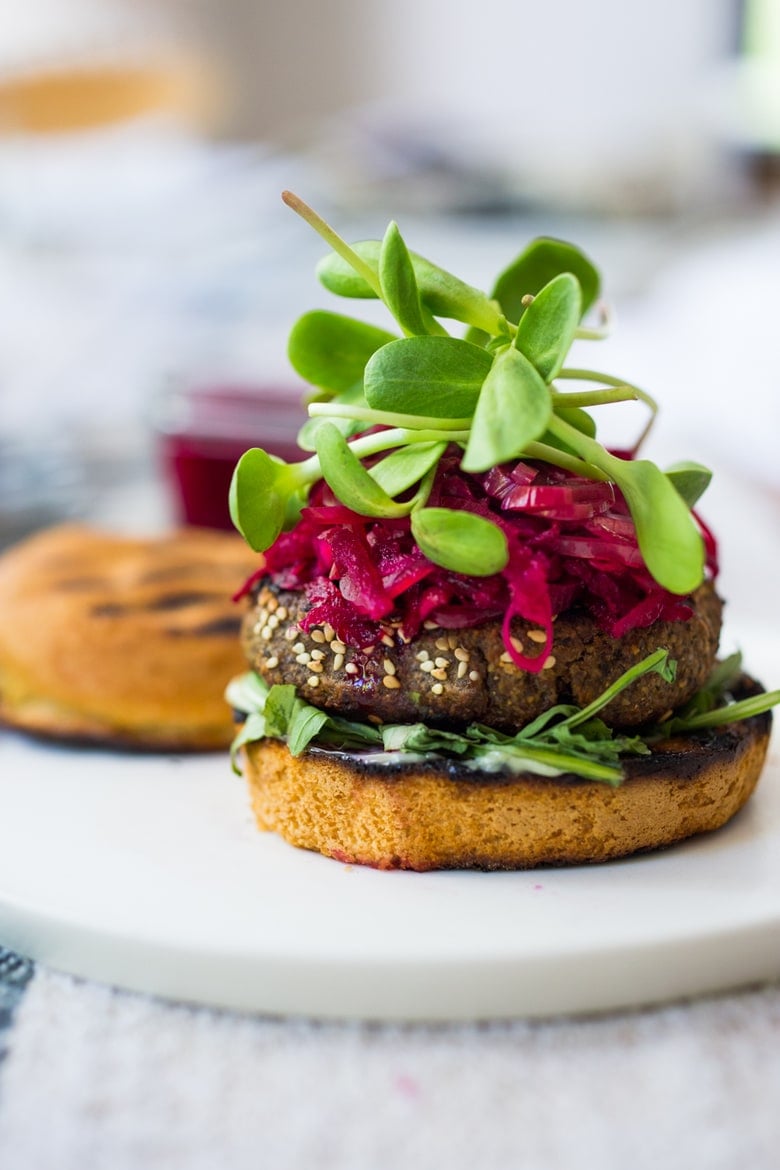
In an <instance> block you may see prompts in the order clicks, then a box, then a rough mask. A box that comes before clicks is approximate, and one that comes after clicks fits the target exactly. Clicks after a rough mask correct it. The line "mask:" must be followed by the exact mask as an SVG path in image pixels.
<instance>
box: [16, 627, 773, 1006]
mask: <svg viewBox="0 0 780 1170" xmlns="http://www.w3.org/2000/svg"><path fill="white" fill-rule="evenodd" d="M753 644H755V643H753ZM759 658H760V663H756V667H755V669H756V673H760V671H761V670H763V669H764V665H763V664H764V663H766V664H768V663H770V660H771V661H773V662H777V661H778V658H777V656H776V654H775V653H774V651H773V652H772V653H771V654H770V648H769V647H768V646H767V644H766V642H764V644H763V646H762V647H761V654H760V655H759ZM751 664H752V663H751ZM775 673H777V672H775ZM766 681H767V682H773V681H776V680H775V679H770V677H769V675H768V674H767V676H766ZM774 743H775V746H774V747H773V749H772V751H771V753H770V761H769V764H768V767H767V770H766V772H765V775H764V777H763V780H762V782H761V784H760V786H759V789H758V792H757V794H756V795H755V797H754V798H753V799H752V800H751V802H750V803H749V804H748V806H747V807H746V808H745V809H744V810H743V811H742V813H740V814H739V815H738V816H737V817H736V818H735V819H734V821H732V822H731V824H730V825H728V826H727V827H726V828H725V829H724V830H721V831H720V832H719V833H715V834H712V835H710V836H707V837H702V838H698V839H695V840H693V841H691V842H688V843H685V844H683V845H680V846H678V847H676V848H674V849H670V850H667V851H665V852H662V853H657V854H653V855H648V856H643V857H638V858H633V859H629V860H626V861H622V862H614V863H612V864H609V865H605V866H597V867H582V868H574V869H566V870H563V869H558V870H537V871H531V872H527V873H508V874H504V873H497V874H481V873H457V872H453V873H428V874H415V873H401V872H389V873H387V872H386V873H380V872H376V871H373V870H370V869H364V868H361V867H354V866H345V865H342V864H340V863H338V862H335V861H331V860H328V859H325V858H322V857H320V856H318V855H314V854H309V853H304V852H301V851H299V850H295V849H292V848H291V847H290V846H288V845H286V844H284V843H283V842H282V841H280V840H278V839H277V838H276V837H274V836H271V835H269V834H260V833H258V832H257V831H256V830H255V828H254V825H253V822H252V819H251V815H250V811H249V806H248V800H247V796H246V792H245V789H244V784H243V781H242V780H240V779H238V778H236V777H235V776H233V775H232V774H231V772H230V770H229V767H228V764H227V762H226V760H225V759H224V758H222V757H220V756H209V757H200V758H169V757H146V758H143V757H129V756H123V755H117V754H112V753H108V752H101V751H75V750H67V749H62V748H56V747H45V746H41V745H38V744H34V743H30V742H27V741H26V740H24V739H22V738H21V737H17V736H15V735H11V734H5V735H0V939H2V941H3V943H4V944H5V945H6V946H10V947H13V948H16V949H17V950H19V951H21V952H23V953H26V954H28V955H30V956H32V957H34V958H36V959H39V960H41V961H42V962H45V963H47V964H49V965H50V966H52V967H56V968H59V969H62V970H66V971H71V972H74V973H76V974H80V975H85V976H89V977H91V978H93V979H98V980H102V981H105V982H109V983H115V984H118V985H120V986H123V987H128V988H133V989H137V990H143V991H149V992H153V993H156V994H159V995H163V996H168V997H172V998H177V999H186V1000H193V1001H197V1002H203V1003H208V1004H215V1005H224V1006H228V1007H236V1008H242V1009H249V1010H253V1011H260V1012H269V1013H300V1014H305V1015H311V1016H337V1017H346V1016H350V1017H361V1018H375V1019H428V1020H446V1019H470V1018H471V1019H474V1018H490V1017H510V1016H527V1015H549V1014H554V1013H561V1012H565V1013H569V1012H581V1011H598V1010H604V1009H611V1008H618V1007H624V1006H629V1005H639V1004H643V1003H649V1002H656V1001H660V1000H664V999H669V998H675V997H679V996H686V995H691V994H696V993H700V992H705V991H714V990H721V989H725V988H729V987H734V986H737V985H744V984H748V983H751V982H755V981H760V980H764V979H770V978H774V977H777V976H780V756H779V755H778V747H777V736H776V737H775V741H774Z"/></svg>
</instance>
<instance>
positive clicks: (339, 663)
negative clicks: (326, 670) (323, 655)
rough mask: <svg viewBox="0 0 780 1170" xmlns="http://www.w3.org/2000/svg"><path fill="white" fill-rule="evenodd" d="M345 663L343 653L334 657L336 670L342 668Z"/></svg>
mask: <svg viewBox="0 0 780 1170" xmlns="http://www.w3.org/2000/svg"><path fill="white" fill-rule="evenodd" d="M343 665H344V655H343V654H336V655H335V656H334V658H333V669H334V670H341V668H342V666H343Z"/></svg>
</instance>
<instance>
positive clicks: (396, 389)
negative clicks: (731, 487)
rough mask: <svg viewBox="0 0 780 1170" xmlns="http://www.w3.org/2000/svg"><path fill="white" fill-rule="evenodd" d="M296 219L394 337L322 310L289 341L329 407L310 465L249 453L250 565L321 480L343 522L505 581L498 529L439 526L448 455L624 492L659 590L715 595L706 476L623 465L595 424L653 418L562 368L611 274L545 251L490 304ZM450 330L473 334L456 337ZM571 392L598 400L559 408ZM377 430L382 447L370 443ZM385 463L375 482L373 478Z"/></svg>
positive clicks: (571, 400)
mask: <svg viewBox="0 0 780 1170" xmlns="http://www.w3.org/2000/svg"><path fill="white" fill-rule="evenodd" d="M283 198H284V201H285V202H286V203H287V204H288V205H289V206H290V207H291V208H293V209H294V210H295V211H296V212H297V213H298V214H299V215H301V216H302V217H303V219H304V220H305V221H306V222H307V223H309V224H310V225H311V226H312V227H313V228H314V230H315V231H317V232H318V233H319V235H320V236H321V237H322V238H323V240H325V242H326V243H327V244H328V245H329V247H330V249H331V253H330V254H329V255H328V256H326V257H325V258H324V259H323V260H322V261H321V262H320V264H319V266H318V270H317V271H318V276H319V278H320V280H321V282H322V283H323V285H324V286H325V287H326V288H327V289H329V290H330V291H331V292H334V293H336V294H337V295H339V296H342V297H346V298H348V299H359V298H373V299H376V300H379V301H381V302H383V303H384V305H385V307H386V309H387V310H388V313H389V316H390V322H389V324H390V326H391V329H395V330H398V329H400V331H401V332H402V333H403V335H404V336H402V337H398V336H397V333H395V332H392V331H391V330H390V329H383V328H380V327H379V326H377V325H373V324H368V323H366V322H363V321H360V320H357V319H354V318H352V317H350V316H345V315H342V314H339V313H333V312H326V311H324V310H316V311H314V312H310V313H306V314H304V315H303V317H301V319H300V320H299V321H298V322H297V323H296V324H295V325H294V326H293V329H292V331H291V334H290V342H289V355H290V360H291V362H292V364H293V366H294V367H295V369H296V370H297V371H298V373H299V374H301V376H303V377H304V378H306V379H307V381H309V382H310V383H311V384H312V385H313V386H315V387H316V388H317V390H318V394H317V398H318V401H313V402H311V404H310V405H309V414H310V417H309V419H308V421H307V422H306V424H305V425H304V426H303V427H302V428H301V432H300V442H301V445H302V447H303V449H304V450H305V451H309V452H311V456H310V458H308V459H305V460H303V461H302V462H300V463H293V464H285V463H282V462H281V461H279V460H277V459H272V458H271V456H269V455H267V454H266V453H265V452H263V451H261V450H259V449H254V450H252V451H248V452H246V454H245V455H244V456H243V457H242V459H241V460H240V461H239V463H238V465H237V467H236V470H235V473H234V476H233V483H232V485H231V493H230V505H231V515H232V517H233V520H234V523H235V524H236V526H237V527H238V528H239V530H240V531H241V532H242V533H243V534H244V535H245V537H246V539H247V540H248V541H249V543H250V544H251V545H252V547H253V548H256V549H258V550H262V549H264V548H267V547H268V546H269V545H270V544H271V543H273V541H274V540H275V539H276V537H277V536H278V535H279V533H280V532H281V531H282V530H283V529H285V528H289V527H290V526H292V525H293V524H294V523H295V522H296V519H297V517H298V516H299V514H300V509H301V507H302V506H303V504H305V501H306V498H307V495H308V492H309V490H310V488H311V486H312V484H314V483H315V482H316V481H317V480H319V479H321V478H324V479H325V480H326V481H327V483H328V484H329V485H330V487H331V489H332V491H333V492H334V493H335V494H336V496H337V498H338V499H339V500H340V501H341V502H342V503H343V504H345V505H346V506H347V507H349V508H351V509H353V510H354V511H356V512H359V513H361V514H362V515H367V516H385V517H393V516H405V515H410V517H411V525H412V531H413V533H414V535H415V539H416V540H417V542H418V544H419V545H420V547H421V549H422V550H423V551H424V552H425V553H426V555H427V556H429V557H430V559H431V560H433V561H434V562H435V563H436V564H440V565H443V566H446V567H448V568H454V569H455V570H456V571H459V572H463V573H466V574H470V575H479V574H485V573H488V572H497V571H499V570H500V568H502V567H503V565H505V564H506V557H507V552H506V539H505V537H504V535H503V533H502V532H501V530H500V528H499V527H498V526H496V525H494V524H492V523H491V522H490V521H488V520H484V519H483V518H481V517H476V516H474V515H473V514H472V513H470V512H468V511H466V510H462V511H451V510H449V509H446V508H428V507H426V503H427V500H428V497H429V493H430V488H431V483H432V480H433V477H434V475H435V473H436V467H437V465H438V461H439V460H440V459H441V457H442V455H443V454H444V452H445V450H447V449H448V448H449V449H450V450H456V451H457V449H458V448H460V449H461V450H462V451H463V455H462V457H461V458H462V466H463V468H464V470H465V471H470V472H474V473H480V472H483V471H487V470H488V469H490V468H491V467H493V466H495V465H496V464H499V463H505V462H508V461H510V460H513V459H517V458H524V459H532V460H537V461H541V462H547V463H549V464H551V465H553V466H555V467H560V468H564V469H566V470H568V471H571V472H572V473H573V474H575V475H578V476H584V477H586V478H590V479H594V480H601V481H612V482H614V483H615V484H616V485H617V486H618V488H620V490H621V492H622V494H623V497H624V498H625V500H626V503H627V505H628V507H629V509H630V512H631V515H632V517H633V520H634V524H635V527H636V531H637V537H638V541H639V547H640V549H641V552H642V555H643V557H644V560H645V563H646V565H647V568H648V570H649V571H650V573H651V574H652V575H653V576H654V577H655V578H656V580H657V581H658V582H659V583H660V584H661V585H662V586H664V587H665V588H667V589H669V590H670V591H671V592H674V593H680V594H685V593H688V592H690V591H691V590H693V589H695V588H696V587H697V586H698V585H699V583H700V582H701V580H702V578H703V565H704V550H703V542H702V538H701V534H700V531H699V528H698V525H697V523H696V521H695V519H694V518H693V516H692V514H691V511H690V509H691V507H692V505H693V504H694V503H695V501H696V500H697V499H698V498H699V496H700V495H701V492H702V491H703V490H704V488H705V487H706V486H707V483H708V481H709V472H708V471H707V469H706V468H704V467H701V465H699V464H694V463H685V464H678V465H676V466H675V467H672V468H670V469H669V471H668V472H666V473H664V472H662V471H661V470H660V469H659V468H658V467H656V465H655V464H653V463H651V462H650V461H648V460H645V459H641V460H639V459H621V458H618V457H617V456H615V455H613V454H611V453H610V452H609V451H607V450H606V449H605V448H604V447H603V446H602V444H601V443H600V442H599V441H598V439H597V438H596V423H595V419H594V417H593V415H592V414H591V413H590V411H591V409H592V408H599V407H602V406H606V405H609V404H611V403H615V402H622V401H628V400H638V401H641V402H643V403H644V404H645V405H646V406H647V407H648V408H649V411H650V416H649V421H648V423H647V425H646V426H645V428H644V431H643V433H642V435H641V436H640V439H639V440H638V442H637V444H636V445H635V449H638V447H639V444H640V443H641V441H642V440H643V439H644V437H645V436H646V434H647V432H648V430H649V427H650V425H651V424H652V421H653V418H654V416H655V413H656V410H657V406H656V403H655V401H654V400H653V399H652V398H651V397H650V395H648V394H647V393H645V392H644V391H643V390H641V389H640V388H638V387H636V386H634V385H632V384H631V383H629V382H627V381H626V380H625V379H623V378H618V377H615V376H613V375H611V374H605V373H600V372H598V371H594V370H590V369H586V368H581V367H569V366H567V365H566V364H565V363H566V359H567V356H568V353H569V349H570V347H571V345H572V343H573V341H574V340H575V338H582V339H596V338H600V337H602V336H604V335H605V332H606V325H607V323H608V322H607V319H606V316H605V315H604V313H603V312H602V313H601V317H600V320H599V321H598V322H597V324H596V326H595V327H590V326H588V324H587V322H586V320H585V318H586V317H587V314H588V313H589V312H590V310H591V309H592V308H593V306H594V305H595V304H596V302H597V298H598V296H599V292H600V278H599V274H598V272H597V270H596V268H595V267H594V265H593V264H592V263H591V261H590V260H589V259H588V257H587V256H586V255H585V254H584V253H583V252H581V251H580V250H579V249H578V248H576V247H575V246H574V245H572V244H568V243H566V242H564V241H561V240H554V239H550V238H540V239H538V240H535V241H533V242H532V243H531V244H529V245H528V247H527V248H525V249H524V251H522V252H521V253H520V255H519V256H518V257H517V258H516V260H514V261H513V262H512V263H511V264H510V265H509V266H508V267H507V268H506V269H504V271H503V272H502V273H501V275H500V276H499V277H498V279H497V281H496V283H495V285H494V287H493V289H492V291H491V292H490V293H489V294H488V293H484V292H481V291H480V290H479V289H477V288H474V287H473V286H471V285H469V284H467V283H466V282H464V281H462V280H460V279H459V278H458V277H455V276H453V275H452V274H451V273H449V272H447V271H446V270H445V269H443V268H440V267H438V266H437V265H435V264H433V263H431V262H430V261H429V260H427V259H425V258H424V257H422V256H420V255H419V254H417V253H415V252H413V251H411V250H410V249H409V248H408V247H407V244H406V242H405V240H404V238H403V236H402V233H401V230H400V228H399V227H398V225H397V224H396V223H394V222H393V223H391V224H390V225H389V227H388V229H387V231H386V232H385V234H384V237H383V239H381V240H362V241H358V242H357V243H353V244H349V243H347V242H346V241H345V240H344V239H343V238H342V237H341V236H340V235H339V234H338V233H337V232H336V231H335V230H334V229H333V228H332V227H331V226H330V225H329V224H328V223H326V222H325V221H324V220H323V219H322V218H321V216H319V215H318V214H317V213H316V212H315V211H313V210H312V209H311V208H310V207H309V206H308V205H307V204H305V203H304V202H303V201H302V200H301V199H299V198H298V197H297V196H295V195H293V194H291V193H290V192H285V193H284V195H283ZM439 318H444V319H447V320H449V321H456V322H461V323H463V324H464V325H466V326H467V330H466V333H465V336H464V337H454V336H450V335H449V332H448V330H447V329H446V328H445V327H444V326H443V325H442V324H441V322H440V320H439ZM567 381H569V382H570V381H579V382H584V383H588V385H587V387H584V388H578V389H573V390H571V391H569V390H562V389H561V384H562V383H565V382H567ZM369 428H376V430H375V431H374V432H373V433H368V434H364V433H361V432H364V431H367V430H368V429H369ZM377 455H383V456H384V457H383V458H382V459H380V460H378V461H375V462H374V465H373V466H372V467H370V468H367V467H366V466H365V465H364V463H363V461H364V460H365V459H367V458H368V457H371V458H373V457H375V456H377Z"/></svg>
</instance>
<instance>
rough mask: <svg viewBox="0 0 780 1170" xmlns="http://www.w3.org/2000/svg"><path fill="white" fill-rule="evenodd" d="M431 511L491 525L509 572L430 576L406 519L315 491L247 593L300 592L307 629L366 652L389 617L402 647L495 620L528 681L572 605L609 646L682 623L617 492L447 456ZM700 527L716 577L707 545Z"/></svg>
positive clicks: (522, 466) (683, 605) (561, 474)
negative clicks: (522, 642) (326, 629)
mask: <svg viewBox="0 0 780 1170" xmlns="http://www.w3.org/2000/svg"><path fill="white" fill-rule="evenodd" d="M428 506H429V507H440V508H455V509H462V510H466V511H469V512H473V513H475V514H477V515H479V516H483V517H486V518H488V519H490V520H492V521H493V522H494V523H495V524H497V525H498V526H499V527H500V528H501V529H502V530H503V532H504V533H505V535H506V537H507V542H508V545H509V559H508V563H507V565H506V567H505V568H504V569H503V570H502V571H501V572H500V573H496V574H494V575H493V576H490V577H476V576H474V577H472V576H467V575H465V574H462V573H454V572H451V571H450V570H448V569H443V568H440V567H439V566H438V565H434V564H432V563H431V562H430V561H429V560H428V559H427V558H426V557H425V556H424V555H423V553H422V552H421V550H420V549H419V548H418V546H417V545H416V543H415V541H414V539H413V537H412V533H411V525H410V521H409V519H408V517H403V518H400V519H391V520H390V519H388V520H384V519H373V518H370V517H366V516H359V515H357V513H355V512H351V511H350V510H349V509H348V508H345V507H344V505H343V504H341V503H339V501H338V500H336V498H335V497H334V496H333V494H332V492H331V491H330V489H329V488H328V486H327V484H325V483H324V482H320V483H318V484H317V485H316V486H315V487H314V488H313V489H312V492H311V496H310V500H309V505H308V507H306V508H304V509H303V512H302V514H301V519H300V521H299V522H298V524H296V526H295V528H293V529H292V530H291V531H290V532H285V533H283V534H282V535H281V536H280V537H279V538H278V540H277V541H276V542H275V544H273V545H272V546H271V548H270V549H269V550H268V552H267V553H266V554H265V566H264V569H263V570H262V572H261V574H257V575H255V577H254V578H251V579H250V581H249V582H248V583H247V585H246V586H245V587H244V590H243V592H246V591H248V590H249V589H250V588H251V587H252V585H254V584H255V582H256V580H257V579H258V576H260V575H262V576H265V577H270V578H271V580H272V581H273V582H274V583H275V584H277V585H278V586H280V587H281V588H284V589H304V590H305V592H306V595H307V599H308V601H309V603H310V608H309V610H308V611H307V613H306V615H305V616H304V618H303V619H302V625H303V626H304V628H310V627H312V626H315V625H320V624H323V623H325V622H327V623H329V624H330V625H331V626H332V627H333V629H334V630H335V631H336V633H337V635H338V637H339V638H340V639H341V640H342V641H343V642H345V643H347V644H349V645H352V646H356V647H360V648H365V647H367V646H370V645H372V644H373V643H375V642H376V641H377V639H378V638H379V637H380V636H381V634H382V632H383V628H382V627H383V624H384V625H386V624H387V623H388V622H392V623H393V625H395V626H397V627H398V629H399V630H400V633H401V635H402V636H403V637H404V638H406V639H411V638H413V637H415V636H416V635H417V634H418V633H419V632H420V630H421V629H422V626H423V623H424V622H426V621H432V622H434V623H435V624H436V625H437V626H441V627H443V628H444V629H462V628H464V627H466V626H477V625H481V624H482V623H483V622H486V621H491V620H501V622H502V634H503V641H504V645H505V647H506V650H507V653H508V654H509V655H510V656H511V658H512V660H513V661H514V662H515V664H516V665H517V666H518V667H520V668H521V669H523V670H528V671H533V672H537V671H539V670H541V669H542V667H543V665H544V662H545V660H546V659H547V657H548V655H549V653H550V650H551V648H552V643H553V620H554V618H555V616H556V615H557V614H559V613H561V612H563V611H564V610H567V609H569V608H571V607H573V606H578V607H580V608H582V609H583V610H585V611H586V612H587V613H589V614H590V615H591V616H592V617H593V619H594V620H595V621H596V623H597V624H598V626H599V627H600V628H601V629H602V630H604V631H605V632H607V633H609V634H611V635H613V636H614V637H621V636H622V635H623V634H626V633H628V632H630V631H631V630H633V629H637V628H641V627H645V626H649V625H652V624H653V622H656V621H686V620H687V619H688V618H689V617H690V615H691V612H692V611H691V607H690V605H689V604H687V602H686V600H685V598H682V597H678V596H677V595H675V594H672V593H669V592H667V590H665V589H663V588H661V586H660V585H658V583H657V582H656V581H655V580H654V579H653V578H652V577H651V576H650V574H649V572H648V571H647V569H646V568H645V565H644V561H643V559H642V555H641V553H640V551H639V547H638V544H637V539H636V532H635V529H634V524H633V521H632V519H631V516H630V514H629V511H628V508H627V506H626V504H625V501H624V500H623V497H622V495H621V494H620V492H619V490H618V489H617V488H616V487H615V486H614V485H613V484H607V483H600V482H597V481H594V480H587V479H583V478H581V477H579V476H575V475H573V474H571V473H570V472H567V471H564V470H561V469H559V468H555V467H551V466H549V465H547V464H539V465H536V464H533V463H528V462H518V463H516V464H514V465H513V466H508V465H505V466H503V467H495V468H493V469H492V470H491V471H489V472H487V473H486V474H483V475H470V474H468V473H466V472H464V471H462V470H461V468H460V466H459V453H458V452H454V453H448V454H446V455H445V456H444V458H443V459H442V460H441V461H440V463H439V467H438V471H437V474H436V479H435V481H434V485H433V490H432V492H431V495H430V498H429V500H428ZM697 522H698V523H699V526H700V528H701V532H702V537H703V539H704V545H705V550H706V559H707V572H708V575H709V576H710V577H711V578H714V577H715V576H716V575H717V571H718V566H717V547H716V544H715V539H714V537H713V536H712V533H711V532H710V531H709V529H708V528H707V527H706V526H705V525H704V524H703V523H702V521H701V520H700V519H699V518H698V517H697ZM475 567H476V566H475ZM515 617H520V618H523V619H524V620H525V621H527V622H530V623H532V624H533V625H534V626H535V627H536V628H538V629H541V630H543V631H544V633H545V642H544V645H538V644H537V645H535V647H534V649H535V651H536V653H535V654H534V656H533V657H531V656H528V655H524V654H523V653H522V652H521V650H519V649H518V646H517V645H516V644H515V643H513V642H512V637H511V635H512V621H513V619H514V618H515Z"/></svg>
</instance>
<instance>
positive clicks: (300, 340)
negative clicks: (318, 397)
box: [287, 309, 396, 394]
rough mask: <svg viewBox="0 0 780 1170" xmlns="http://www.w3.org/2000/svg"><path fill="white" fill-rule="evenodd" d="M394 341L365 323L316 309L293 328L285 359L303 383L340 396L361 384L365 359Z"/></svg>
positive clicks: (305, 315) (394, 335)
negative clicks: (308, 383)
mask: <svg viewBox="0 0 780 1170" xmlns="http://www.w3.org/2000/svg"><path fill="white" fill-rule="evenodd" d="M395 338H396V334H394V333H388V332H387V330H386V329H378V328H377V327H376V326H375V325H369V324H367V323H366V322H365V321H356V320H355V319H354V318H353V317H344V316H342V315H341V313H329V312H327V311H326V310H324V309H315V310H313V311H312V312H311V313H304V315H303V316H302V317H300V318H299V320H298V321H296V323H295V325H293V327H292V331H291V333H290V337H289V340H288V343H287V356H288V357H289V359H290V364H291V366H292V367H293V369H294V370H295V372H296V373H298V374H300V375H301V377H302V378H303V379H304V380H305V381H307V382H311V384H312V386H317V387H318V388H320V389H322V390H328V391H331V392H332V393H334V394H340V393H343V392H344V391H345V390H349V389H351V388H352V387H353V386H355V385H358V386H359V385H360V384H361V383H362V381H363V370H364V369H365V366H366V362H367V361H368V359H369V358H370V357H371V355H372V354H373V353H375V352H376V351H377V350H378V349H381V347H382V346H383V345H386V344H387V343H388V341H394V340H395Z"/></svg>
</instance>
